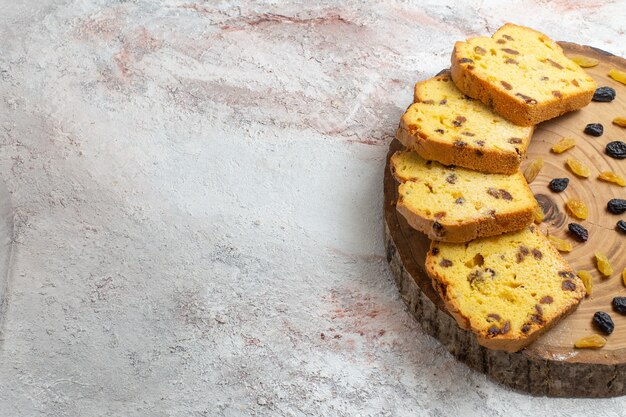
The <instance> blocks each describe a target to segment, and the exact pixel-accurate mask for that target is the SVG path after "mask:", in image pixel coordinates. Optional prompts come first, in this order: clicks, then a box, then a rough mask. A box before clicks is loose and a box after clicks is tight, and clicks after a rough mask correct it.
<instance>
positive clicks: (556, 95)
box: [552, 90, 563, 98]
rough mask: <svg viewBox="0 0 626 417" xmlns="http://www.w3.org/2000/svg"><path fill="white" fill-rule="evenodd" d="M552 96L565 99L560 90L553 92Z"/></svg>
mask: <svg viewBox="0 0 626 417" xmlns="http://www.w3.org/2000/svg"><path fill="white" fill-rule="evenodd" d="M552 95H553V96H554V97H558V98H561V97H563V94H561V92H560V91H559V90H552Z"/></svg>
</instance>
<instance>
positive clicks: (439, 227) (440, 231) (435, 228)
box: [433, 221, 445, 236]
mask: <svg viewBox="0 0 626 417" xmlns="http://www.w3.org/2000/svg"><path fill="white" fill-rule="evenodd" d="M433 231H434V232H435V234H436V235H439V236H441V235H443V234H444V232H445V230H444V227H443V225H442V224H441V223H439V222H438V221H435V222H433Z"/></svg>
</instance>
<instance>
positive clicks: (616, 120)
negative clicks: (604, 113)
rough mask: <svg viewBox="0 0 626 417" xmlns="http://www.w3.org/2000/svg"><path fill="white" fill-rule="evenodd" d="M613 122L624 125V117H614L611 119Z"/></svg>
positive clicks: (625, 121)
mask: <svg viewBox="0 0 626 417" xmlns="http://www.w3.org/2000/svg"><path fill="white" fill-rule="evenodd" d="M613 124H614V125H618V126H619V127H626V117H616V118H615V119H613Z"/></svg>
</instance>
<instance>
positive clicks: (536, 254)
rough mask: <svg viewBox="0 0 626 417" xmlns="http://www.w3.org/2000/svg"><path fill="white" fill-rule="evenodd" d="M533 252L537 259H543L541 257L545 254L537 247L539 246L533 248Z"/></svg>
mask: <svg viewBox="0 0 626 417" xmlns="http://www.w3.org/2000/svg"><path fill="white" fill-rule="evenodd" d="M532 254H533V257H534V258H535V259H541V258H542V257H543V254H542V253H541V251H540V250H539V249H537V248H535V249H533V250H532Z"/></svg>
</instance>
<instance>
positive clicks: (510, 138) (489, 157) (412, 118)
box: [396, 72, 533, 174]
mask: <svg viewBox="0 0 626 417" xmlns="http://www.w3.org/2000/svg"><path fill="white" fill-rule="evenodd" d="M414 101H415V103H414V104H412V105H411V106H410V107H409V108H408V109H407V111H406V112H405V113H404V115H403V116H402V119H401V120H400V126H399V127H398V131H397V134H396V136H397V138H398V140H399V141H400V142H402V144H404V146H406V147H407V148H409V149H413V150H415V152H417V153H418V154H419V155H420V156H422V158H425V159H427V160H433V161H438V162H441V163H442V164H445V165H458V166H462V167H465V168H470V169H474V170H477V171H481V172H488V173H499V174H512V173H514V172H516V171H517V170H518V169H519V165H520V161H521V160H522V158H523V157H524V155H525V154H526V148H527V147H528V143H529V141H530V137H531V135H532V131H533V128H532V127H521V126H517V125H515V124H513V123H511V122H509V121H508V120H506V119H504V118H502V117H501V116H499V115H497V114H495V113H494V112H493V111H491V110H490V109H489V108H488V107H487V106H486V105H484V104H483V103H481V102H480V101H478V100H474V99H471V98H469V97H467V96H465V95H464V94H463V93H461V92H460V91H459V90H458V89H457V88H456V87H455V85H454V83H453V82H452V79H451V77H450V73H449V72H443V73H441V74H440V75H438V76H436V77H434V78H431V79H429V80H426V81H422V82H419V83H417V84H416V85H415V96H414Z"/></svg>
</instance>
